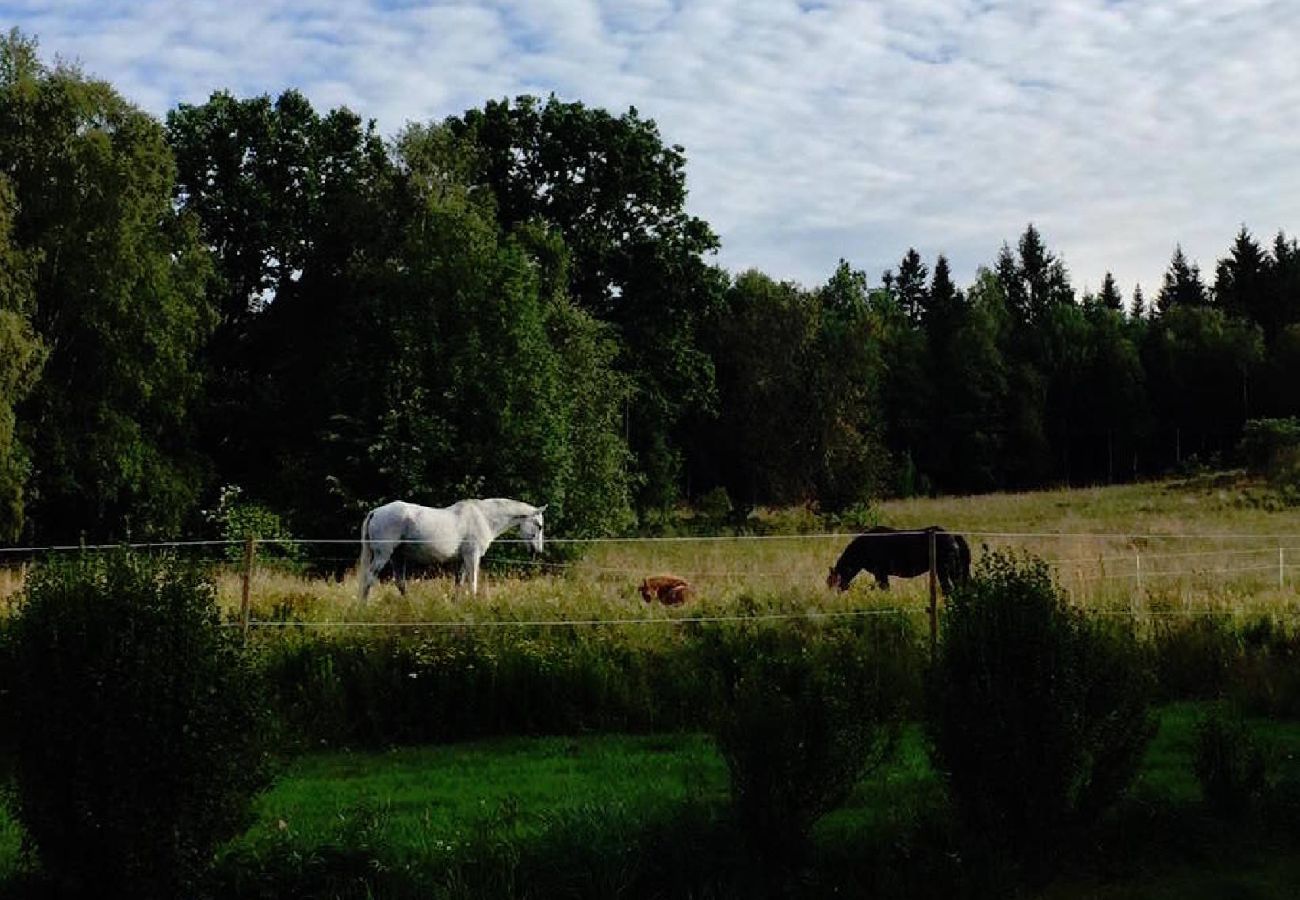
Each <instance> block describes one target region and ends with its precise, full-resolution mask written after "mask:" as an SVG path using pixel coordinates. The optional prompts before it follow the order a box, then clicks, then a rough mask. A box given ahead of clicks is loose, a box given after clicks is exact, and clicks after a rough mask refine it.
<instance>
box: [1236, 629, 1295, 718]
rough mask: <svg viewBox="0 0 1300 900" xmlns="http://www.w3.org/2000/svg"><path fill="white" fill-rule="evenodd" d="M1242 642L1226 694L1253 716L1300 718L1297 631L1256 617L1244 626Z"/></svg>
mask: <svg viewBox="0 0 1300 900" xmlns="http://www.w3.org/2000/svg"><path fill="white" fill-rule="evenodd" d="M1241 642H1242V645H1243V648H1242V653H1241V656H1240V658H1239V659H1237V661H1236V664H1235V666H1234V667H1233V670H1232V673H1231V678H1230V684H1229V686H1228V691H1227V693H1228V696H1229V697H1230V698H1231V699H1232V701H1233V702H1234V703H1235V704H1236V705H1237V706H1238V707H1239V708H1240V709H1242V710H1244V711H1246V712H1249V713H1252V714H1254V715H1259V716H1269V717H1273V718H1287V719H1294V718H1297V717H1300V633H1297V632H1296V631H1295V630H1294V629H1288V628H1286V627H1283V626H1281V625H1278V624H1276V623H1274V622H1273V621H1272V620H1271V619H1258V620H1256V621H1254V622H1252V623H1249V624H1248V625H1247V626H1246V627H1245V628H1243V630H1242V635H1241Z"/></svg>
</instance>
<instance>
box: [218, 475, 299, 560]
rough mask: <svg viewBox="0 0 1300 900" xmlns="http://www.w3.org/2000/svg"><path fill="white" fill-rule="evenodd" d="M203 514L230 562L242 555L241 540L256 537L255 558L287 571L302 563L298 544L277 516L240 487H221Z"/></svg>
mask: <svg viewBox="0 0 1300 900" xmlns="http://www.w3.org/2000/svg"><path fill="white" fill-rule="evenodd" d="M203 518H204V519H206V520H207V522H208V524H209V525H210V526H212V528H213V529H214V531H215V532H216V534H217V535H219V537H220V539H221V540H223V541H229V542H230V543H229V544H227V545H226V550H225V555H226V559H227V560H228V561H230V562H233V563H238V562H242V561H243V559H244V541H246V540H248V539H249V538H254V539H256V541H257V545H256V552H257V560H258V562H260V563H263V564H265V563H274V564H277V565H279V566H281V567H283V568H285V569H288V570H290V571H293V570H297V569H300V568H301V567H302V560H303V554H302V549H301V546H300V545H299V544H296V543H294V542H293V535H292V534H290V532H289V529H288V528H287V527H285V524H284V522H282V521H281V520H280V517H279V516H278V515H276V514H275V513H274V512H272V511H271V510H269V509H267V508H266V507H265V506H262V505H261V504H259V503H255V502H253V501H251V500H247V499H245V498H244V491H243V488H240V487H239V486H237V485H233V484H228V485H226V486H225V487H223V488H222V489H221V493H220V494H219V495H218V497H217V505H216V507H215V508H214V509H207V510H204V511H203Z"/></svg>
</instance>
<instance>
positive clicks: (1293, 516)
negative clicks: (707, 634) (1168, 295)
mask: <svg viewBox="0 0 1300 900" xmlns="http://www.w3.org/2000/svg"><path fill="white" fill-rule="evenodd" d="M876 512H877V514H878V518H879V521H880V522H882V523H885V524H889V525H893V526H897V527H920V526H924V525H930V524H940V525H943V526H944V527H946V528H948V529H950V530H953V531H958V532H961V533H963V534H965V535H966V536H967V537H968V539H969V541H970V543H971V546H972V551H973V554H974V556H975V559H976V561H977V562H978V559H979V557H980V556H981V555H982V554H983V553H985V552H987V550H988V549H997V550H1008V551H1025V552H1029V553H1033V554H1036V555H1038V556H1040V557H1042V558H1043V559H1046V560H1048V561H1049V562H1050V563H1051V564H1052V566H1053V568H1054V571H1055V572H1056V574H1057V577H1058V580H1059V581H1060V583H1061V585H1062V587H1064V588H1065V589H1066V591H1067V592H1068V593H1069V594H1070V596H1071V597H1072V598H1073V599H1074V600H1075V602H1078V603H1080V604H1081V605H1085V606H1089V607H1093V608H1098V609H1106V610H1114V611H1117V612H1123V613H1125V614H1136V615H1139V616H1152V615H1154V616H1160V615H1182V614H1197V613H1200V612H1204V611H1207V610H1216V611H1228V612H1236V613H1241V614H1249V615H1256V614H1272V615H1277V616H1282V617H1290V616H1294V615H1297V614H1300V596H1298V595H1297V592H1296V587H1297V585H1300V508H1287V507H1283V506H1281V505H1280V504H1278V503H1277V502H1276V500H1275V498H1274V497H1273V495H1272V494H1271V493H1270V492H1269V491H1268V490H1267V489H1265V488H1263V487H1261V486H1259V485H1258V484H1255V483H1253V482H1250V481H1248V480H1246V479H1244V478H1243V477H1241V476H1239V475H1232V474H1225V475H1220V476H1214V477H1210V476H1206V477H1201V478H1197V479H1186V480H1176V481H1164V482H1155V483H1145V484H1135V485H1121V486H1114V487H1104V488H1083V489H1073V490H1054V491H1038V492H1031V493H1021V494H993V495H985V496H978V497H955V498H940V499H913V500H895V501H888V502H884V503H882V504H880V505H879V507H878V508H877V510H876ZM751 525H752V526H753V528H752V530H754V531H756V532H759V536H757V537H755V536H753V535H750V536H742V537H726V536H722V537H718V538H716V539H700V538H696V537H686V536H684V537H669V538H659V539H650V540H621V541H608V542H598V543H593V544H590V545H587V546H585V547H584V551H585V552H584V553H583V554H582V555H581V557H580V558H579V559H578V560H577V561H575V562H571V563H555V562H547V563H545V564H539V563H530V564H528V565H526V566H525V568H524V571H527V572H532V573H533V574H532V575H531V577H526V578H521V577H517V576H512V575H501V574H493V575H489V576H488V578H487V587H486V589H485V595H484V596H480V597H479V598H478V599H476V600H474V601H472V602H471V601H469V600H468V599H466V598H464V597H458V596H456V595H455V594H454V592H453V585H452V582H451V579H450V578H449V577H443V578H433V579H427V580H423V581H419V582H416V583H414V585H413V587H412V589H411V590H410V592H409V593H408V595H407V596H406V597H402V596H400V595H399V594H398V592H397V590H396V588H395V587H394V586H393V585H391V584H385V585H382V586H381V587H380V588H378V589H377V590H376V591H375V592H374V594H372V598H371V601H370V602H369V603H368V604H367V605H366V606H365V607H361V606H359V605H358V604H356V603H355V602H354V598H355V591H356V583H355V578H354V577H352V576H351V574H349V576H348V577H346V578H345V579H344V580H343V581H341V582H333V581H325V580H319V579H306V578H298V577H295V576H292V575H286V574H284V573H282V572H277V571H274V570H272V569H269V568H259V569H258V570H257V571H256V572H255V575H254V578H253V581H252V587H251V594H252V599H253V608H254V615H255V616H256V617H261V618H266V617H283V616H285V615H289V616H292V617H295V618H300V619H307V620H321V621H340V620H346V621H357V620H386V621H400V620H420V619H435V620H443V619H461V618H473V619H484V618H495V619H518V618H534V619H537V618H540V619H552V618H574V617H577V618H629V617H637V618H639V617H645V616H659V617H672V616H680V615H693V614H700V613H701V611H702V612H704V613H705V614H710V613H717V612H725V611H727V610H730V609H734V608H735V606H736V603H737V601H738V599H739V598H741V597H743V596H750V595H758V596H760V597H761V596H766V595H772V594H776V593H780V594H784V595H791V594H793V595H795V596H798V597H800V598H802V601H803V602H805V603H807V604H809V605H811V606H812V607H813V608H814V609H817V610H822V611H831V610H844V609H846V608H858V607H899V608H903V609H907V610H910V611H913V612H916V613H917V614H921V613H922V611H923V610H924V608H925V606H926V604H927V600H928V586H927V580H926V579H925V578H915V579H893V583H892V584H893V587H892V590H891V591H890V592H888V593H885V592H881V591H878V590H876V589H875V588H874V585H873V584H872V583H871V579H870V578H868V577H863V578H860V579H859V580H858V581H857V582H855V584H854V586H853V588H852V590H851V591H850V592H849V593H848V594H847V595H845V596H843V597H839V596H832V595H829V594H828V592H826V591H825V590H824V588H823V587H822V586H823V584H824V579H825V575H826V571H827V569H828V567H829V566H830V565H831V564H832V563H833V562H834V561H835V559H836V557H837V556H838V554H839V552H840V551H841V550H842V549H843V547H844V545H845V544H846V543H847V541H848V536H847V533H845V534H835V533H827V531H826V528H825V526H824V525H823V524H822V523H821V522H820V521H819V520H818V519H817V518H816V517H814V516H812V515H811V514H808V513H806V512H805V511H802V510H778V511H770V510H768V511H760V512H759V513H757V514H756V515H755V516H754V518H753V520H752V522H751ZM553 537H561V536H560V535H554V536H553ZM557 544H558V542H557ZM355 549H356V548H355V547H352V546H351V545H339V549H338V552H339V554H342V555H347V554H351V553H352V552H354V551H355ZM348 558H350V556H349V557H348ZM529 566H536V568H529ZM538 570H540V573H539V571H538ZM658 573H673V574H677V575H679V576H682V577H685V578H687V579H689V580H690V581H692V582H693V583H694V584H695V585H696V588H697V597H698V599H697V602H696V603H695V604H694V605H693V606H688V607H686V608H685V609H682V610H675V611H673V610H670V611H664V610H662V609H659V608H656V609H649V610H648V609H647V608H646V607H645V606H644V605H643V604H642V602H641V600H640V597H639V596H638V594H637V590H636V588H637V585H638V584H639V583H640V580H641V579H642V578H643V577H645V576H646V575H650V574H658ZM1139 573H1140V577H1139ZM2 589H3V586H2V585H0V590H2ZM241 589H242V582H241V580H240V578H239V576H238V575H237V574H236V573H234V572H232V571H229V570H227V571H226V573H225V574H223V575H222V577H221V578H220V595H221V602H222V603H223V605H225V606H226V607H227V608H229V609H232V610H233V609H236V608H237V607H238V605H239V602H240V595H241Z"/></svg>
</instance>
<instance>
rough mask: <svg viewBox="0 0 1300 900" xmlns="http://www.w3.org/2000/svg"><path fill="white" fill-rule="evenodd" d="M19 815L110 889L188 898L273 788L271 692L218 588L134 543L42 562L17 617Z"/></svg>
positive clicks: (71, 863) (81, 875) (53, 860)
mask: <svg viewBox="0 0 1300 900" xmlns="http://www.w3.org/2000/svg"><path fill="white" fill-rule="evenodd" d="M11 629H12V630H11V634H10V641H9V647H10V653H9V657H10V659H9V668H10V677H11V690H12V694H13V696H12V700H11V708H10V710H9V711H8V712H9V717H8V719H9V721H8V723H7V727H10V728H12V729H13V733H14V735H15V745H16V747H15V760H16V762H15V782H16V796H17V811H18V815H19V817H20V818H21V820H22V822H23V824H24V826H25V827H26V829H27V832H28V834H29V835H30V836H31V838H32V840H33V841H34V842H35V844H36V847H37V849H38V852H39V855H40V859H41V862H42V864H43V866H44V869H45V871H46V872H47V873H49V874H50V875H51V876H53V877H55V878H57V879H59V880H60V881H62V882H63V883H65V884H67V885H70V886H75V887H78V888H80V889H81V890H90V888H91V886H92V885H93V886H94V891H95V893H97V894H98V895H100V896H138V897H175V896H179V895H181V894H189V893H191V892H192V891H193V890H194V889H195V888H196V886H197V885H198V884H199V882H200V880H201V877H202V874H203V872H204V870H205V869H206V867H207V866H208V864H209V863H210V861H211V856H212V851H213V849H214V848H215V847H216V845H217V844H218V843H219V842H221V841H224V840H226V839H228V838H229V837H231V836H232V835H234V834H237V833H238V832H239V831H240V830H241V829H242V828H244V827H245V826H246V825H247V823H248V821H249V816H250V803H251V800H252V797H253V795H254V794H256V793H257V792H258V791H259V790H261V789H262V788H263V787H264V786H265V785H266V784H267V783H268V780H269V779H268V771H269V770H268V755H267V747H268V744H267V738H268V731H267V721H268V720H267V719H266V717H265V713H264V709H265V707H264V705H263V701H262V699H261V698H262V694H261V692H260V691H259V689H258V682H257V680H256V679H255V677H254V673H253V671H252V669H251V667H250V665H249V660H248V657H247V656H246V655H245V653H244V652H243V651H242V649H241V647H240V645H239V644H238V635H237V633H235V632H234V631H232V630H230V629H226V628H223V626H222V625H221V623H220V621H219V619H218V615H217V610H216V607H215V604H214V596H213V589H212V586H211V585H210V584H208V583H206V582H205V581H204V580H203V579H202V577H201V576H200V575H199V574H198V573H197V572H196V571H194V570H193V569H190V568H187V567H185V566H183V565H182V564H180V563H179V562H177V561H176V560H174V559H171V558H168V557H161V558H157V557H146V556H138V555H132V554H129V553H126V552H119V553H113V554H110V555H108V556H102V557H92V556H78V557H76V558H74V559H71V560H69V561H66V562H54V563H49V564H46V565H44V566H41V567H39V568H37V569H36V570H34V571H33V573H32V574H31V576H30V580H29V584H28V588H27V593H26V595H25V597H24V599H23V600H22V602H21V603H20V604H19V607H18V609H17V611H16V613H15V618H14V621H13V623H12V625H11Z"/></svg>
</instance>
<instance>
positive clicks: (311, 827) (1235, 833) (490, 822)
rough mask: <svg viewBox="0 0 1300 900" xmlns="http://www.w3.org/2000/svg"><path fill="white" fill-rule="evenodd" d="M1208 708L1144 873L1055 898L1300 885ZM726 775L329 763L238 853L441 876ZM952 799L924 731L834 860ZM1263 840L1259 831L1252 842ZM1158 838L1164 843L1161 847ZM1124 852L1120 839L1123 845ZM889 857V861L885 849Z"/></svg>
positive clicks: (616, 742)
mask: <svg viewBox="0 0 1300 900" xmlns="http://www.w3.org/2000/svg"><path fill="white" fill-rule="evenodd" d="M1203 710H1204V707H1202V706H1199V705H1196V704H1175V705H1171V706H1168V707H1165V708H1163V709H1162V710H1161V716H1160V719H1161V727H1160V730H1159V732H1158V734H1157V736H1156V738H1155V740H1154V741H1153V743H1152V745H1151V748H1150V751H1149V753H1148V755H1147V759H1146V762H1145V765H1144V767H1143V770H1142V773H1141V775H1140V778H1139V783H1138V784H1137V786H1136V788H1135V790H1134V792H1133V796H1134V798H1136V799H1135V800H1134V801H1132V803H1131V806H1132V807H1133V808H1134V809H1137V810H1141V809H1142V808H1144V807H1143V804H1153V805H1154V806H1153V808H1155V807H1158V811H1157V812H1155V813H1152V814H1151V815H1152V818H1151V819H1150V823H1149V825H1148V826H1144V825H1143V821H1142V820H1141V815H1140V814H1137V813H1134V814H1133V816H1135V818H1133V821H1134V822H1136V823H1137V824H1133V823H1129V824H1128V825H1120V826H1116V827H1118V828H1121V831H1120V832H1119V833H1121V834H1122V833H1123V832H1122V828H1125V827H1127V828H1129V829H1132V831H1133V835H1134V841H1133V843H1134V847H1135V849H1134V850H1133V851H1132V854H1133V855H1132V858H1125V859H1123V860H1121V861H1119V862H1117V864H1116V870H1115V871H1113V872H1109V873H1106V874H1105V876H1104V877H1101V876H1098V875H1096V874H1095V873H1092V872H1089V871H1084V872H1081V873H1079V874H1077V875H1074V874H1067V876H1066V877H1065V878H1063V879H1062V880H1059V881H1058V882H1056V883H1055V884H1054V885H1053V886H1052V888H1051V889H1050V890H1049V891H1048V892H1047V894H1046V895H1045V896H1047V897H1051V898H1074V897H1093V896H1095V897H1105V898H1128V897H1169V898H1174V897H1180V898H1181V897H1193V898H1202V897H1203V898H1211V897H1223V896H1231V897H1288V896H1293V895H1294V892H1293V891H1292V889H1291V887H1290V886H1291V885H1294V884H1298V883H1300V854H1298V853H1297V852H1296V851H1295V848H1294V844H1293V843H1292V844H1288V843H1287V842H1286V841H1285V840H1282V841H1278V842H1274V841H1272V840H1270V839H1269V838H1268V836H1267V835H1261V834H1259V833H1257V832H1258V831H1259V829H1258V826H1254V825H1251V824H1250V823H1247V824H1245V825H1238V826H1231V825H1226V824H1223V823H1219V822H1216V821H1215V820H1213V819H1212V818H1210V817H1209V816H1207V815H1206V814H1205V813H1204V811H1203V810H1202V808H1201V807H1200V804H1199V789H1198V786H1197V783H1196V780H1195V777H1194V775H1193V774H1192V770H1191V756H1190V754H1191V749H1192V745H1193V737H1194V729H1195V723H1196V721H1197V719H1198V717H1199V716H1200V715H1201V714H1202V713H1203ZM1254 724H1255V726H1256V727H1257V729H1258V732H1259V733H1260V734H1261V735H1263V736H1264V737H1265V739H1266V741H1267V742H1268V743H1269V744H1270V745H1271V746H1272V747H1273V750H1274V761H1275V773H1276V774H1277V775H1278V776H1283V777H1286V778H1289V779H1291V780H1293V781H1295V780H1300V758H1298V754H1297V750H1300V723H1293V722H1286V723H1281V722H1273V721H1262V720H1261V721H1256V722H1255V723H1254ZM726 794H727V780H726V769H725V766H724V765H723V763H722V760H721V759H720V758H719V756H718V755H717V753H716V752H715V751H714V749H713V746H712V744H711V742H710V741H709V740H708V739H707V738H706V737H704V736H701V735H694V734H685V735H657V736H626V735H589V736H581V737H545V738H514V739H506V740H490V741H481V742H474V743H466V744H458V745H451V746H441V747H417V748H402V749H394V750H389V751H384V752H321V753H313V754H309V755H306V756H303V757H301V758H299V759H298V760H296V761H295V762H293V763H292V764H291V765H290V766H289V767H288V768H287V769H286V770H285V771H284V773H283V774H282V776H281V778H280V779H279V780H278V781H277V783H276V784H275V786H274V787H273V788H272V789H271V790H270V791H269V792H268V793H267V794H266V795H265V796H264V797H263V798H262V800H261V801H260V804H259V811H258V812H259V819H258V822H257V824H255V825H254V826H253V828H251V829H250V830H249V832H248V833H247V834H246V835H245V836H244V837H243V838H241V839H240V840H239V841H236V842H235V844H234V845H233V846H232V848H231V849H232V850H235V851H243V852H247V853H252V854H254V855H256V854H257V853H258V848H259V847H262V846H269V845H272V844H274V843H275V842H281V843H283V842H285V841H288V842H289V843H291V844H292V846H294V847H297V848H306V849H310V848H313V847H321V848H324V847H329V846H334V847H358V846H365V847H371V848H375V849H376V850H377V852H378V853H380V854H381V855H382V856H383V857H384V858H386V859H389V860H392V861H406V862H408V863H415V864H419V863H421V862H423V863H424V864H433V865H434V866H435V867H436V865H437V861H438V860H439V859H450V858H452V857H453V856H455V854H456V853H457V848H458V847H460V848H463V847H465V846H467V845H468V846H481V845H483V844H484V842H490V843H494V844H495V845H497V846H505V845H509V846H516V847H527V846H529V845H530V844H533V843H535V842H537V841H540V840H545V839H546V837H547V835H548V833H549V832H552V831H563V829H564V827H565V825H566V823H567V824H569V825H572V823H573V822H574V821H577V820H581V821H583V822H585V823H587V825H588V826H589V827H590V826H592V825H593V823H594V825H595V827H596V828H599V823H600V822H601V820H602V817H605V816H608V817H610V819H611V820H615V819H617V820H618V821H619V822H620V823H621V824H620V827H622V828H625V829H626V828H627V827H628V825H629V823H631V827H632V828H633V829H635V828H636V827H639V826H638V824H637V823H642V824H653V823H656V822H659V823H662V822H670V821H672V817H673V816H674V814H675V813H676V812H678V811H680V810H681V809H682V808H683V807H684V806H688V805H694V806H695V808H701V809H711V810H714V811H719V810H721V809H722V808H723V807H724V805H725V803H726ZM943 803H944V800H943V793H942V789H941V785H940V784H939V782H938V779H937V778H936V776H935V774H934V773H933V771H932V770H931V769H930V767H929V764H928V761H927V759H926V755H925V751H924V743H923V738H922V735H921V733H920V730H919V729H918V728H915V727H912V728H909V729H908V730H907V731H906V732H905V734H904V739H903V742H902V746H901V749H900V754H899V757H898V759H897V760H896V761H895V762H894V763H893V764H892V765H890V766H889V767H888V768H887V769H886V770H884V771H882V772H878V773H875V774H873V775H872V776H870V777H868V778H867V779H865V780H864V781H863V782H862V784H860V785H859V787H858V789H857V790H856V791H855V793H854V795H853V796H852V797H851V798H850V800H849V802H848V803H847V804H846V805H845V806H844V808H842V809H841V810H839V811H837V812H835V813H834V814H832V815H831V816H829V817H827V819H825V820H824V821H823V822H822V823H821V825H820V826H819V830H818V844H819V846H821V847H822V848H823V852H825V853H828V854H830V855H831V857H841V858H851V857H852V856H853V855H855V854H859V852H860V851H859V848H875V849H874V850H872V851H870V852H874V853H875V854H876V858H888V855H889V853H890V852H891V851H890V850H889V848H890V847H891V846H893V845H895V844H897V843H899V842H900V841H902V842H903V843H906V842H907V841H908V840H909V839H911V836H912V833H913V832H914V830H915V829H916V828H917V827H918V822H923V821H925V820H927V818H928V819H929V820H932V821H933V820H937V819H939V818H941V817H942V815H943ZM1252 828H1253V829H1255V830H1254V831H1252V830H1251V829H1252ZM1152 829H1155V830H1160V831H1161V832H1162V833H1161V834H1159V835H1153V834H1151V833H1147V832H1150V831H1151V830H1152ZM19 839H20V834H19V831H18V829H17V828H16V827H15V826H14V825H13V823H12V821H11V820H9V819H8V818H5V817H3V816H0V883H2V882H3V881H4V879H5V878H6V876H8V875H9V874H10V873H12V872H13V871H14V867H15V865H16V863H17V859H18V842H19ZM1111 840H1114V837H1113V836H1112V838H1111ZM881 848H884V849H883V850H882V849H881Z"/></svg>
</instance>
